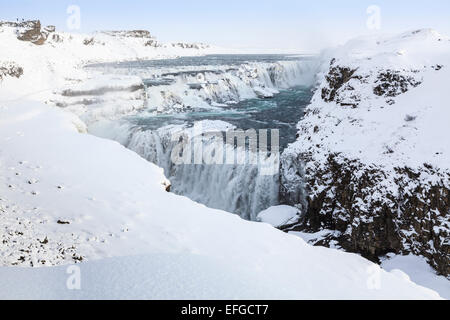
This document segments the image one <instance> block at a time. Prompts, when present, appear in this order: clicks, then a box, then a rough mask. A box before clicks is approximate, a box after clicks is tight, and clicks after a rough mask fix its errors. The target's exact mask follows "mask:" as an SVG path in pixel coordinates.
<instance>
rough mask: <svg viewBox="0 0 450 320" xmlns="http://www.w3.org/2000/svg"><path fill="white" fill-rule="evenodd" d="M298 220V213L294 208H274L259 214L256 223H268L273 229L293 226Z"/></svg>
mask: <svg viewBox="0 0 450 320" xmlns="http://www.w3.org/2000/svg"><path fill="white" fill-rule="evenodd" d="M299 219H300V212H299V210H298V209H297V208H295V207H290V206H275V207H270V208H269V209H266V210H264V211H262V212H260V213H259V214H258V216H257V218H256V220H257V221H259V222H263V223H268V224H270V225H271V226H273V227H275V228H280V227H284V226H288V225H293V224H295V223H297V222H298V220H299Z"/></svg>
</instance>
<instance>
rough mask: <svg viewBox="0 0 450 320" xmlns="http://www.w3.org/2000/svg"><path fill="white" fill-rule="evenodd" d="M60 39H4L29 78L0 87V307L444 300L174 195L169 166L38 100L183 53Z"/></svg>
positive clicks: (108, 39)
mask: <svg viewBox="0 0 450 320" xmlns="http://www.w3.org/2000/svg"><path fill="white" fill-rule="evenodd" d="M62 36H63V37H64V39H65V41H64V42H63V43H62V44H61V43H52V42H50V43H46V44H44V45H43V46H40V47H38V46H34V45H32V44H30V43H26V42H18V41H17V40H16V39H15V36H14V32H13V30H9V29H8V28H2V29H1V33H0V38H1V41H0V43H1V48H0V52H1V55H2V59H3V58H5V59H7V60H10V61H14V62H16V63H17V64H18V65H20V66H22V67H23V68H24V70H25V73H24V76H23V77H21V78H19V79H15V78H7V79H3V81H2V82H1V83H0V198H1V201H0V235H1V237H2V240H4V241H2V242H1V243H2V248H1V255H0V265H2V267H1V268H0V297H1V298H8V299H10V298H20V299H25V298H27V299H49V298H57V299H69V298H76V299H90V298H92V299H93V298H96V299H99V298H113V299H119V298H120V299H121V298H161V299H168V298H170V299H173V298H180V299H186V298H189V299H193V298H196V299H198V298H208V299H214V298H216V299H218V298H239V299H244V298H252V299H254V298H274V299H281V298H292V299H317V298H320V299H401V298H402V299H439V298H440V297H439V295H438V294H437V293H435V292H434V291H432V290H430V289H426V288H424V287H420V286H418V285H416V284H414V283H413V282H411V281H409V280H408V279H405V277H403V276H398V273H389V272H386V271H383V270H381V269H380V268H379V267H378V266H376V265H375V264H373V263H371V262H369V261H367V260H365V259H363V258H361V257H359V256H357V255H353V254H347V253H343V252H339V251H336V250H331V249H326V248H316V247H312V246H310V245H308V244H307V243H305V242H304V241H303V240H302V239H300V238H298V237H295V236H292V235H288V234H285V233H283V232H281V231H278V230H276V229H275V228H273V227H271V226H269V225H267V224H261V223H254V222H248V221H244V220H242V219H240V218H239V217H237V216H235V215H232V214H230V213H227V212H224V211H220V210H213V209H210V208H207V207H205V206H203V205H200V204H197V203H195V202H193V201H192V200H190V199H188V198H185V197H180V196H176V195H174V194H172V193H168V192H166V188H167V186H168V181H167V179H166V177H165V176H164V174H163V169H162V168H159V167H157V166H156V165H154V164H151V163H149V162H148V161H146V160H144V159H143V158H141V157H140V156H139V155H137V154H136V153H134V152H132V151H130V150H127V149H126V148H124V147H123V146H122V145H120V144H119V143H117V142H113V141H110V140H106V139H101V138H98V137H94V136H92V135H88V134H86V125H85V124H84V123H83V122H82V121H81V120H80V119H79V118H78V117H77V116H76V115H74V114H73V113H70V112H68V111H67V110H62V109H60V108H56V107H52V106H51V105H49V104H45V103H42V101H47V100H48V98H49V95H48V92H49V89H51V90H55V89H56V88H62V87H65V86H66V85H67V81H72V80H73V79H75V80H74V83H75V82H81V81H83V80H85V79H87V77H86V74H85V71H83V70H82V69H80V68H79V66H81V65H83V64H84V63H86V62H88V61H90V60H96V61H98V60H99V59H105V60H125V59H130V58H131V57H134V58H137V57H139V58H149V57H152V58H157V57H160V56H161V55H166V56H167V55H168V54H176V53H179V52H180V51H179V50H181V49H179V48H175V49H174V50H173V51H171V50H172V49H170V50H169V49H168V48H167V47H163V48H161V49H156V50H155V49H152V48H145V49H139V50H138V49H137V48H138V47H139V46H138V45H135V44H136V43H138V42H139V41H140V40H141V39H128V38H127V39H128V40H126V41H129V42H125V44H122V43H123V42H124V41H125V40H124V39H115V38H114V37H112V36H111V35H107V34H102V35H98V36H96V41H97V44H95V45H94V46H83V44H82V40H83V36H81V35H68V34H62ZM102 43H105V45H103V44H102ZM183 50H184V49H183ZM182 52H183V54H185V53H186V54H187V52H186V51H182ZM195 52H196V53H200V52H201V53H204V51H200V52H199V51H195ZM189 53H191V54H193V52H192V51H189ZM67 78H70V79H72V80H70V79H69V80H68V79H67ZM30 182H31V183H30ZM81 262H82V263H81ZM71 263H78V264H77V266H79V267H80V268H81V281H82V290H81V291H69V290H67V286H66V283H67V279H68V277H69V275H68V274H67V273H66V270H67V269H66V266H64V265H67V264H71ZM17 265H18V266H21V267H23V268H20V267H18V266H17ZM30 266H33V267H35V268H28V267H30ZM39 266H41V268H38V267H39ZM374 283H375V285H374Z"/></svg>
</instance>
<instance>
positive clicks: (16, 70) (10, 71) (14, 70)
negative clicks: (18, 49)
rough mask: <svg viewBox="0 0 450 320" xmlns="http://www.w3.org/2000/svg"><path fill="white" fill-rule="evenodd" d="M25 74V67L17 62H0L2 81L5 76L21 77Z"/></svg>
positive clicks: (0, 78)
mask: <svg viewBox="0 0 450 320" xmlns="http://www.w3.org/2000/svg"><path fill="white" fill-rule="evenodd" d="M22 75H23V68H22V67H20V66H19V65H17V64H16V63H15V62H0V81H1V80H3V78H5V77H14V78H20V77H21V76H22Z"/></svg>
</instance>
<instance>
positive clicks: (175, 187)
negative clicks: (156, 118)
mask: <svg viewBox="0 0 450 320" xmlns="http://www.w3.org/2000/svg"><path fill="white" fill-rule="evenodd" d="M201 74H202V76H201V77H199V76H198V74H196V75H195V76H194V75H190V74H182V75H177V79H176V81H175V83H174V84H172V85H168V86H164V90H162V88H161V87H150V88H148V93H147V95H148V101H149V106H151V105H152V104H157V105H158V109H159V110H160V111H163V110H164V112H167V111H169V112H170V111H172V110H173V105H175V104H177V105H178V106H186V105H196V106H206V105H207V106H211V104H212V103H224V102H229V101H235V102H238V101H241V100H243V99H248V98H256V97H258V96H259V95H264V94H266V95H269V94H273V93H276V92H277V90H278V89H285V88H289V87H292V86H297V85H312V84H313V83H314V79H315V74H316V65H315V64H314V62H312V61H282V62H277V63H250V64H246V65H243V66H240V67H239V68H236V69H232V70H230V71H228V72H226V73H208V72H204V73H201ZM193 78H195V80H194V79H193ZM199 79H200V80H201V81H202V86H201V89H194V90H186V84H188V83H191V82H192V81H199ZM170 104H172V106H171V107H168V106H169V105H170ZM298 120H299V119H298ZM110 125H111V123H110ZM110 125H109V127H108V126H106V127H105V126H104V125H102V124H101V123H97V124H96V125H93V126H92V127H91V128H90V131H91V133H93V134H96V135H99V136H102V137H106V138H110V139H114V140H116V141H119V142H120V143H122V144H123V145H125V146H126V147H127V148H129V149H130V150H133V151H135V152H136V153H138V154H139V155H141V156H142V157H143V158H145V159H147V160H148V161H150V162H153V163H155V164H157V165H158V166H160V167H162V168H163V169H164V170H165V174H166V176H167V177H168V178H169V180H171V183H172V189H171V190H172V191H173V192H174V193H176V194H179V195H183V196H187V197H189V198H191V199H193V200H194V201H197V202H200V203H203V204H205V205H207V206H209V207H212V208H217V209H222V210H225V211H229V212H233V213H236V214H239V215H240V216H241V217H242V218H245V219H248V220H255V219H256V216H257V214H258V213H259V212H261V211H262V210H264V209H266V208H268V207H270V206H273V205H276V204H278V200H279V199H278V198H279V188H280V181H279V172H278V171H277V172H273V173H272V174H265V173H264V172H262V170H263V169H262V168H264V167H270V166H273V165H274V163H273V162H274V159H272V158H269V159H265V158H264V157H259V155H258V153H252V152H248V150H245V149H239V148H237V149H236V148H235V146H234V145H230V144H225V147H224V148H225V149H230V148H231V149H234V150H235V151H236V153H237V158H245V159H246V161H244V163H240V164H238V163H234V164H223V163H222V164H205V163H197V164H195V163H185V164H175V163H174V162H173V159H172V157H173V154H174V152H176V151H174V150H176V148H177V146H178V145H179V140H178V139H174V137H176V136H180V135H181V134H183V135H187V136H188V137H189V138H195V136H196V135H199V136H202V134H204V133H205V131H208V130H210V131H215V132H226V131H228V130H231V129H233V126H232V125H231V124H228V123H225V122H223V121H202V127H203V129H204V130H203V131H201V132H195V130H194V129H193V127H189V126H188V125H187V124H184V125H168V126H163V127H160V128H157V129H149V128H146V127H142V126H139V125H133V124H131V123H126V124H119V123H117V122H115V123H113V124H112V127H111V126H110ZM194 127H195V126H194ZM205 128H206V129H205ZM294 139H295V137H292V140H294ZM201 141H202V143H201V144H194V145H193V147H192V148H193V149H192V150H191V152H192V153H193V154H196V153H200V154H204V153H205V152H206V153H209V154H211V152H213V153H214V152H215V151H214V150H217V149H218V148H220V147H223V146H224V144H223V141H220V142H218V141H213V142H212V141H211V140H210V139H209V138H204V137H203V138H201ZM200 149H201V150H200ZM225 152H226V150H225ZM255 157H257V159H256V158H255ZM249 159H250V160H251V159H253V161H249ZM255 159H256V160H255ZM277 160H278V159H277Z"/></svg>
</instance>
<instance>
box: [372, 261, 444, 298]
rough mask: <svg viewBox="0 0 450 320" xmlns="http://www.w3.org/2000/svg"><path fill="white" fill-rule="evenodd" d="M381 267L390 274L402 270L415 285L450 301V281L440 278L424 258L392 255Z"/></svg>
mask: <svg viewBox="0 0 450 320" xmlns="http://www.w3.org/2000/svg"><path fill="white" fill-rule="evenodd" d="M381 267H382V268H383V269H385V270H387V271H389V272H393V271H394V270H401V272H404V273H406V274H407V276H408V277H409V278H410V279H411V280H412V281H414V282H415V283H417V284H419V285H422V286H424V287H427V288H430V289H432V290H434V291H436V292H438V293H439V294H440V295H441V297H443V298H444V299H447V300H449V299H450V283H449V281H448V280H447V279H446V278H445V277H443V276H438V275H437V274H436V272H435V271H434V270H433V268H431V267H430V266H429V265H428V263H427V262H426V259H425V258H423V257H419V256H414V255H409V256H396V255H391V256H389V257H386V259H384V260H383V261H382V264H381Z"/></svg>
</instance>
